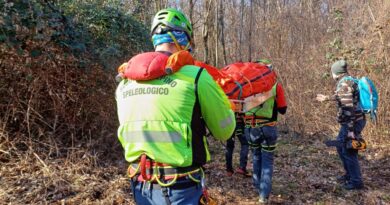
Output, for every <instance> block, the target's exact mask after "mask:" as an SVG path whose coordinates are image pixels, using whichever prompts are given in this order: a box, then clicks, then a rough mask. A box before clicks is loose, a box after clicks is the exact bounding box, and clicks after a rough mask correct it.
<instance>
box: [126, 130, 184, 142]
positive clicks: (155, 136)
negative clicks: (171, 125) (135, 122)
mask: <svg viewBox="0 0 390 205" xmlns="http://www.w3.org/2000/svg"><path fill="white" fill-rule="evenodd" d="M122 136H123V139H124V140H125V141H126V142H128V143H142V142H172V143H176V142H180V140H181V138H182V137H181V134H180V133H179V132H175V131H131V132H126V133H123V134H122Z"/></svg>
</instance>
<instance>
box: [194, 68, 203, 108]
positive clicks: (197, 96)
mask: <svg viewBox="0 0 390 205" xmlns="http://www.w3.org/2000/svg"><path fill="white" fill-rule="evenodd" d="M203 70H204V68H202V67H201V68H200V69H199V71H198V73H197V74H196V77H195V98H196V101H198V100H199V94H198V82H199V78H200V75H201V74H202V71H203Z"/></svg>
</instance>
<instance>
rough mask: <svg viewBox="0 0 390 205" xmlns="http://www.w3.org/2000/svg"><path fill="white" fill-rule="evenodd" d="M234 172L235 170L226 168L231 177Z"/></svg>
mask: <svg viewBox="0 0 390 205" xmlns="http://www.w3.org/2000/svg"><path fill="white" fill-rule="evenodd" d="M233 174H234V171H233V170H231V169H227V170H226V176H228V177H231V176H232V175H233Z"/></svg>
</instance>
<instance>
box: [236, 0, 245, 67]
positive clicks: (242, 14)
mask: <svg viewBox="0 0 390 205" xmlns="http://www.w3.org/2000/svg"><path fill="white" fill-rule="evenodd" d="M240 8H241V11H240V14H241V19H240V25H239V26H238V27H237V29H238V30H239V35H240V37H239V42H238V43H239V45H238V46H239V49H238V53H239V59H240V61H242V35H243V30H244V29H242V27H243V26H244V0H241V7H240Z"/></svg>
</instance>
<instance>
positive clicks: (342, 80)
mask: <svg viewBox="0 0 390 205" xmlns="http://www.w3.org/2000/svg"><path fill="white" fill-rule="evenodd" d="M346 80H349V81H352V82H354V83H355V84H358V82H359V80H358V79H356V78H353V77H351V76H345V77H343V78H341V80H340V81H339V82H338V83H337V90H339V89H340V86H341V83H342V82H344V81H346Z"/></svg>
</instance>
